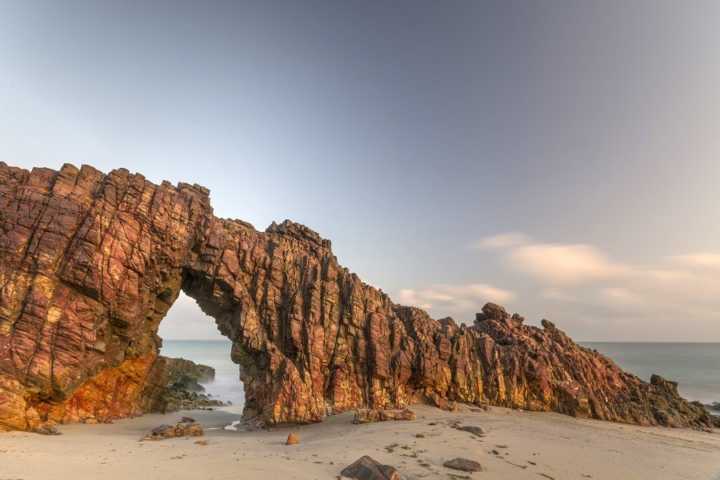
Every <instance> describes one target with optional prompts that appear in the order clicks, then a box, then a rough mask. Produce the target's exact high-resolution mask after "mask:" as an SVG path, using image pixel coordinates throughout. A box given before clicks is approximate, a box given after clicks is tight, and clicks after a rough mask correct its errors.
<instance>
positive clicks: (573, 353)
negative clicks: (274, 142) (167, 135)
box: [0, 163, 712, 429]
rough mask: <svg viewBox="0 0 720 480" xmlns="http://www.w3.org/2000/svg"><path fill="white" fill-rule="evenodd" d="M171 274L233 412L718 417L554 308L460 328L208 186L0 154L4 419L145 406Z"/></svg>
mask: <svg viewBox="0 0 720 480" xmlns="http://www.w3.org/2000/svg"><path fill="white" fill-rule="evenodd" d="M181 290H183V291H184V292H185V293H186V294H188V295H189V296H191V297H192V298H194V299H195V300H196V301H197V302H198V304H199V305H200V307H201V308H202V309H203V311H204V312H206V313H207V314H209V315H211V316H212V317H213V318H214V319H215V321H216V322H217V325H218V327H219V329H220V331H221V332H222V333H223V334H224V335H225V336H227V337H228V338H229V339H231V340H232V342H233V349H232V359H233V360H234V361H235V362H236V363H238V364H239V365H240V376H241V378H242V381H243V383H244V387H245V396H246V405H245V415H246V416H247V417H255V418H257V419H258V420H259V421H261V422H264V423H268V424H273V423H284V422H314V421H319V420H322V419H323V418H324V417H325V416H326V415H327V414H329V413H335V412H341V411H346V410H349V409H355V408H374V409H383V408H402V407H404V406H406V405H408V404H410V403H413V402H429V403H432V404H434V405H437V406H439V407H442V408H448V407H449V406H450V405H451V404H452V402H468V403H476V404H484V403H490V404H493V405H501V406H508V407H518V408H525V409H530V410H547V411H557V412H562V413H566V414H569V415H575V416H584V417H591V418H598V419H605V420H614V421H621V422H630V423H637V424H644V425H656V424H657V425H672V426H693V427H699V428H708V427H710V426H711V425H712V420H711V419H710V417H709V416H708V414H707V413H706V412H705V410H704V409H703V408H702V407H701V406H699V405H697V404H694V403H688V402H687V401H685V400H683V399H682V398H681V397H680V396H679V395H678V394H677V390H676V388H675V385H674V384H672V383H671V382H666V381H664V380H662V379H660V378H659V377H658V378H654V379H653V381H652V382H651V383H645V382H642V381H641V380H639V379H638V378H637V377H634V376H632V375H630V374H627V373H624V372H623V371H621V370H620V369H619V368H618V367H617V366H615V365H614V364H613V363H612V362H611V361H610V360H608V359H606V358H605V357H603V356H601V355H599V354H597V353H595V352H592V351H590V350H587V349H585V348H582V347H580V346H578V345H576V344H575V343H573V342H572V341H571V340H570V339H569V338H568V337H567V336H566V335H564V334H563V333H562V332H561V331H560V330H558V329H557V328H555V327H554V326H553V325H552V324H551V323H550V322H543V328H542V329H540V328H536V327H531V326H527V325H524V324H523V322H522V318H521V317H519V316H518V315H513V316H510V315H508V314H507V313H506V312H505V311H504V310H503V309H502V308H501V307H498V306H494V305H488V306H486V307H485V308H484V309H483V313H482V314H479V315H478V318H477V319H476V322H475V324H474V325H473V326H465V325H457V324H456V323H455V322H454V321H453V320H452V319H444V320H440V321H436V320H433V319H431V318H430V317H429V316H428V315H427V314H426V313H425V312H424V311H422V310H420V309H417V308H411V307H404V306H400V305H397V304H394V303H393V302H392V301H391V300H390V298H389V297H388V296H387V295H385V294H384V293H382V292H381V291H379V290H377V289H375V288H373V287H371V286H369V285H366V284H364V283H363V282H362V281H361V280H360V279H359V278H358V277H357V276H356V275H355V274H353V273H351V272H349V271H348V270H347V269H346V268H343V267H341V266H340V265H339V264H338V262H337V259H336V258H335V256H334V255H333V254H332V251H331V244H330V242H329V241H328V240H324V239H322V238H321V237H320V236H319V235H318V234H317V233H315V232H313V231H312V230H310V229H308V228H307V227H304V226H302V225H299V224H295V223H292V222H289V221H285V222H283V223H282V224H279V225H278V224H272V225H271V226H270V227H268V229H267V230H266V231H265V232H259V231H257V230H255V229H254V228H253V227H252V225H250V224H248V223H245V222H242V221H240V220H228V219H220V218H217V217H215V216H214V215H213V211H212V208H211V206H210V202H209V192H208V191H207V190H206V189H204V188H203V187H200V186H197V185H189V184H184V183H180V184H179V185H177V186H173V185H171V184H169V183H167V182H163V183H162V184H161V185H155V184H153V183H151V182H149V181H148V180H146V179H145V178H144V177H143V176H142V175H139V174H130V173H129V172H128V171H127V170H124V169H118V170H114V171H112V172H110V173H109V174H107V175H105V174H103V173H101V172H99V171H97V170H95V169H94V168H92V167H89V166H83V167H82V168H79V169H78V168H76V167H74V166H72V165H64V166H63V167H62V169H61V170H60V171H53V170H50V169H43V168H36V169H33V170H32V171H27V170H23V169H19V168H13V167H9V166H7V165H5V164H3V163H0V428H4V429H33V428H37V427H38V426H40V425H43V424H44V423H45V422H49V421H52V422H65V421H78V420H84V421H107V420H110V419H113V418H119V417H124V416H129V415H135V414H139V413H142V412H144V411H147V410H148V409H151V408H152V405H151V403H152V402H151V400H150V399H152V398H153V393H152V392H153V389H155V388H157V385H161V384H162V381H161V378H163V375H165V373H164V372H163V366H162V363H163V362H162V361H158V360H157V358H158V355H157V352H158V348H159V345H160V340H159V338H158V337H157V329H158V325H159V323H160V321H161V320H162V318H163V317H164V316H165V314H166V313H167V311H168V309H169V308H170V306H171V305H172V303H173V301H174V300H175V299H176V298H177V296H178V294H179V292H180V291H181Z"/></svg>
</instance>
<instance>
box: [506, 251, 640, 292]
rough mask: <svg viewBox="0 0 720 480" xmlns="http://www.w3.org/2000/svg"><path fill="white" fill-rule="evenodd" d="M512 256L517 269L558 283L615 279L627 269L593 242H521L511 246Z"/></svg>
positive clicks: (548, 281)
mask: <svg viewBox="0 0 720 480" xmlns="http://www.w3.org/2000/svg"><path fill="white" fill-rule="evenodd" d="M509 259H510V262H511V264H512V266H513V268H515V269H516V270H518V271H520V272H523V273H526V274H528V275H531V276H533V277H535V278H537V279H539V280H541V281H544V282H547V283H551V284H556V285H572V284H579V283H584V282H587V281H591V280H598V279H607V278H613V277H617V276H620V275H623V274H625V273H627V271H628V270H627V268H626V267H625V266H623V265H620V264H617V263H614V262H612V261H611V260H610V259H609V258H608V257H607V256H606V255H605V254H603V253H602V252H601V251H600V250H598V249H597V248H595V247H593V246H591V245H580V244H578V245H565V244H529V245H522V246H519V247H517V248H513V249H512V251H511V252H510V253H509Z"/></svg>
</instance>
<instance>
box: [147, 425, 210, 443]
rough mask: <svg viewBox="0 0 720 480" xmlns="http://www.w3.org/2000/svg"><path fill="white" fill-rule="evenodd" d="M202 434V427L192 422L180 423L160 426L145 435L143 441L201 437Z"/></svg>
mask: <svg viewBox="0 0 720 480" xmlns="http://www.w3.org/2000/svg"><path fill="white" fill-rule="evenodd" d="M203 434H204V432H203V428H202V425H200V424H199V423H196V422H195V421H194V420H193V421H192V422H183V421H180V422H178V423H176V424H175V425H160V426H159V427H155V428H153V429H152V430H151V431H150V433H148V434H147V435H145V436H144V437H143V438H142V439H143V440H165V439H168V438H177V437H201V436H202V435H203Z"/></svg>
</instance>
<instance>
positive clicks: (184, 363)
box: [142, 356, 225, 413]
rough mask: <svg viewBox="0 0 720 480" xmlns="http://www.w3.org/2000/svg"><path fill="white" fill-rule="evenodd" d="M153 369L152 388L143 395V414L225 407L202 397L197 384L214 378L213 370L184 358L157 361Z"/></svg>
mask: <svg viewBox="0 0 720 480" xmlns="http://www.w3.org/2000/svg"><path fill="white" fill-rule="evenodd" d="M153 369H154V370H155V371H157V372H158V373H156V374H154V375H153V376H152V378H153V381H154V384H152V385H148V386H146V388H145V391H144V393H143V399H142V401H143V404H144V406H143V410H144V411H150V412H160V413H167V412H176V411H178V410H195V409H211V408H214V407H221V406H223V405H225V403H224V402H222V401H221V400H218V399H214V398H210V397H209V396H208V395H206V394H205V393H203V392H204V391H205V387H203V386H202V385H201V384H200V382H208V381H211V380H213V379H214V378H215V370H214V369H213V368H212V367H209V366H207V365H200V364H197V363H195V362H192V361H190V360H186V359H184V358H167V357H162V356H161V357H158V359H157V361H156V362H155V365H154V366H153Z"/></svg>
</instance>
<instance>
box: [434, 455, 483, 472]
mask: <svg viewBox="0 0 720 480" xmlns="http://www.w3.org/2000/svg"><path fill="white" fill-rule="evenodd" d="M443 466H445V467H447V468H452V469H453V470H460V471H463V472H481V471H482V465H480V464H479V463H478V462H476V461H475V460H468V459H467V458H460V457H457V458H453V459H452V460H448V461H447V462H445V463H443Z"/></svg>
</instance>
